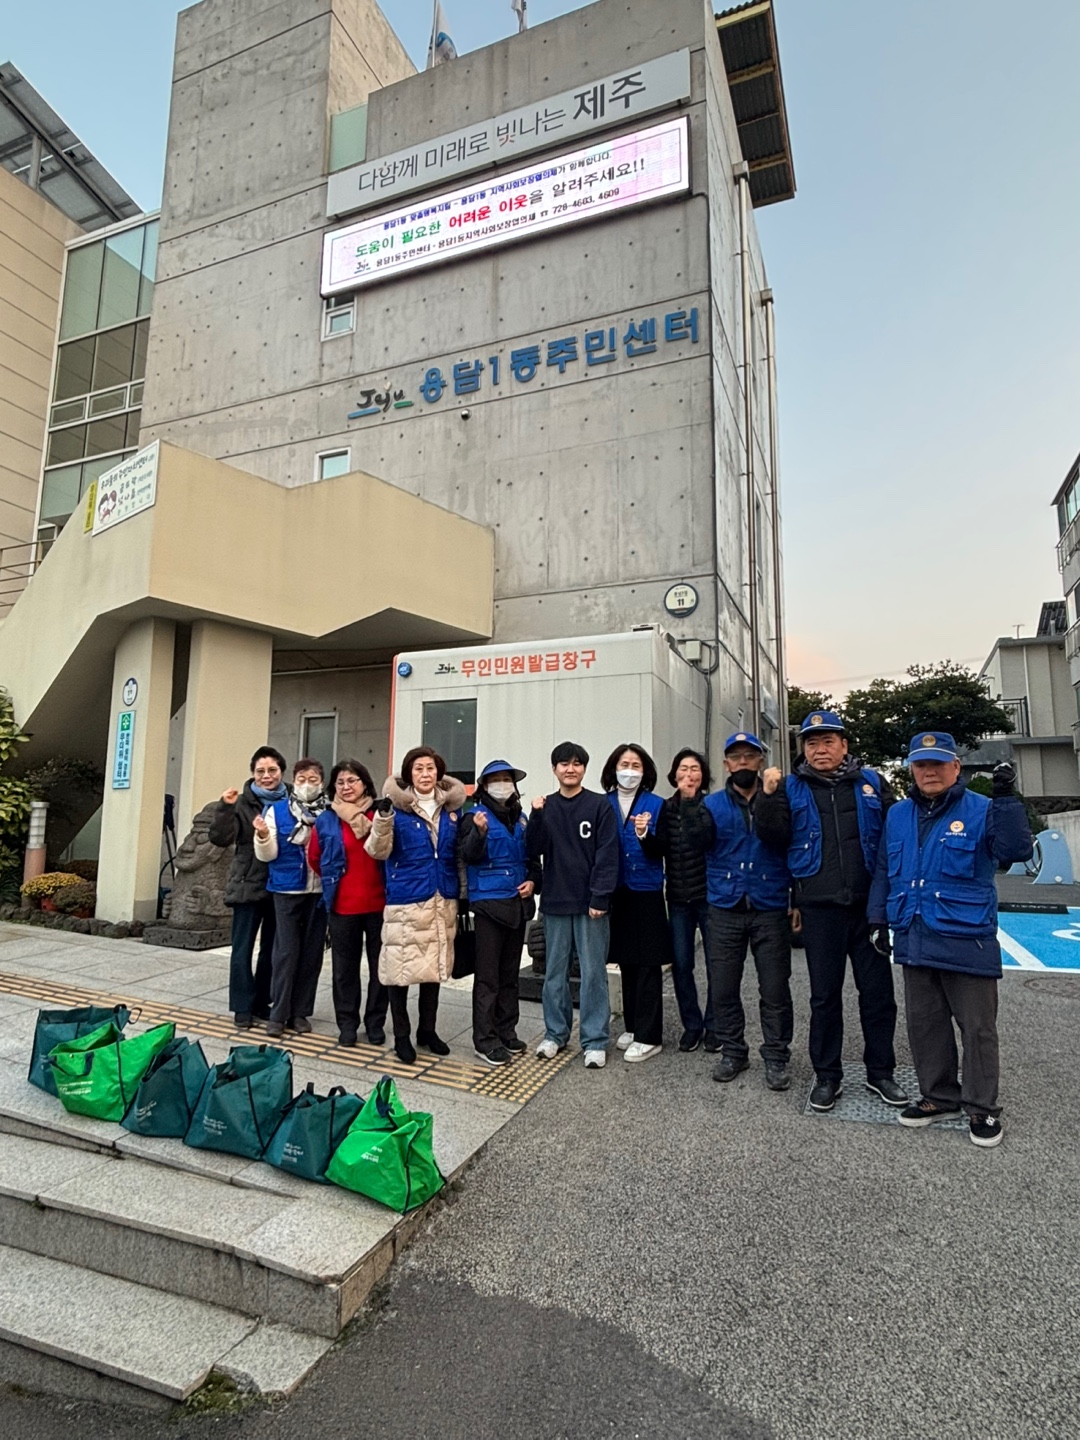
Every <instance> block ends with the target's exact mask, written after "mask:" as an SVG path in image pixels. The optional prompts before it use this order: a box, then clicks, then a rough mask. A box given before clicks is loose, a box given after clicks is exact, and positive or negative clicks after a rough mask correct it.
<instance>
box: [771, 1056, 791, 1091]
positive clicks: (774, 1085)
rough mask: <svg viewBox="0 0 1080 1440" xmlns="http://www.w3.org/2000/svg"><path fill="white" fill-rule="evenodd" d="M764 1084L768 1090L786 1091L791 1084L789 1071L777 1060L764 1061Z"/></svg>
mask: <svg viewBox="0 0 1080 1440" xmlns="http://www.w3.org/2000/svg"><path fill="white" fill-rule="evenodd" d="M765 1084H766V1085H767V1086H768V1087H769V1089H770V1090H786V1089H787V1088H788V1087H789V1086H790V1084H791V1071H790V1070H789V1069H788V1067H787V1066H786V1065H782V1064H781V1063H780V1062H779V1061H778V1060H766V1061H765Z"/></svg>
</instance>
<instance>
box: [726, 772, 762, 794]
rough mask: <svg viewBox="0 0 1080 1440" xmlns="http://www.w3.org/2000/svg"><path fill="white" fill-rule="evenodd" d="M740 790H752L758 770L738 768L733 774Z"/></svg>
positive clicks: (733, 778)
mask: <svg viewBox="0 0 1080 1440" xmlns="http://www.w3.org/2000/svg"><path fill="white" fill-rule="evenodd" d="M731 778H732V780H733V781H734V783H735V784H736V785H737V786H738V787H739V789H740V790H752V789H753V788H754V782H755V780H756V779H757V771H756V770H736V771H734V772H733V774H732V776H731Z"/></svg>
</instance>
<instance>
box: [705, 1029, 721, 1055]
mask: <svg viewBox="0 0 1080 1440" xmlns="http://www.w3.org/2000/svg"><path fill="white" fill-rule="evenodd" d="M719 1050H720V1036H719V1035H717V1033H716V1031H715V1030H706V1031H705V1052H706V1054H708V1055H716V1054H717V1053H718V1052H719Z"/></svg>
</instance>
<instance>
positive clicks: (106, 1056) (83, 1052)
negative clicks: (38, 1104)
mask: <svg viewBox="0 0 1080 1440" xmlns="http://www.w3.org/2000/svg"><path fill="white" fill-rule="evenodd" d="M101 1031H106V1032H111V1033H107V1034H106V1035H105V1036H104V1037H102V1036H101ZM101 1031H92V1032H91V1034H89V1035H86V1036H83V1038H82V1039H79V1040H68V1041H64V1042H62V1043H61V1044H59V1045H56V1046H54V1047H53V1049H52V1050H51V1051H50V1052H49V1066H50V1068H51V1069H52V1071H53V1078H54V1079H55V1081H56V1093H57V1094H58V1095H59V1097H60V1101H61V1103H62V1104H63V1107H64V1109H65V1110H69V1111H71V1113H72V1114H74V1115H92V1116H93V1117H94V1119H95V1120H121V1119H122V1118H123V1115H124V1111H125V1110H126V1109H127V1108H128V1106H129V1105H130V1104H131V1101H132V1100H133V1099H134V1096H135V1092H136V1090H137V1089H138V1088H139V1081H140V1080H141V1079H142V1077H143V1076H144V1075H145V1074H146V1071H147V1070H148V1069H149V1068H150V1065H151V1063H152V1062H153V1059H154V1056H155V1055H156V1054H157V1053H158V1051H159V1050H162V1049H164V1047H165V1046H166V1045H168V1043H169V1041H170V1040H171V1039H172V1038H173V1036H174V1035H175V1034H176V1026H175V1025H174V1024H172V1022H171V1021H170V1022H169V1023H168V1024H167V1025H155V1026H154V1027H153V1028H152V1029H150V1030H147V1031H145V1032H144V1033H143V1034H142V1035H132V1036H130V1037H129V1038H128V1039H124V1037H123V1036H122V1035H121V1034H120V1032H119V1031H118V1030H117V1029H116V1027H115V1026H114V1025H113V1024H111V1023H110V1024H109V1025H107V1026H105V1025H103V1026H102V1027H101ZM91 1042H94V1043H91Z"/></svg>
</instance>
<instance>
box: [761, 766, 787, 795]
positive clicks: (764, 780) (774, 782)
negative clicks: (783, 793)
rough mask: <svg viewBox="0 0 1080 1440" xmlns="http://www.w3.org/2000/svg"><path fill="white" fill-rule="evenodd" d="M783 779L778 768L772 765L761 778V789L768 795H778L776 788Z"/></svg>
mask: <svg viewBox="0 0 1080 1440" xmlns="http://www.w3.org/2000/svg"><path fill="white" fill-rule="evenodd" d="M783 778H784V777H783V775H782V774H781V773H780V771H779V770H778V769H777V767H776V766H775V765H770V766H769V768H768V769H767V770H766V771H765V773H764V774H763V775H762V777H761V788H762V789H763V790H764V791H765V794H766V795H773V794H775V793H776V787H777V786H778V785H779V784H780V781H781V780H782V779H783Z"/></svg>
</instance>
